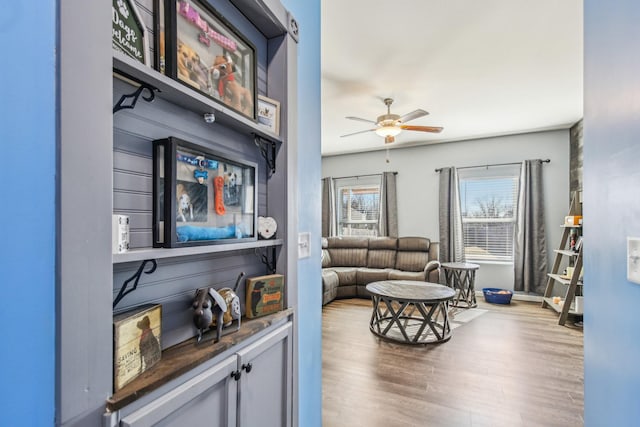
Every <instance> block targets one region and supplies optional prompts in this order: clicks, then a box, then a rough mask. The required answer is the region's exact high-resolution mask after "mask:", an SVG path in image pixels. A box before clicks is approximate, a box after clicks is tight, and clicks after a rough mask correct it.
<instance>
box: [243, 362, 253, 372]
mask: <svg viewBox="0 0 640 427" xmlns="http://www.w3.org/2000/svg"><path fill="white" fill-rule="evenodd" d="M242 369H244V370H245V371H247V374H248V373H249V372H251V369H253V365H252V364H251V363H247V364H246V365H244V364H243V365H242Z"/></svg>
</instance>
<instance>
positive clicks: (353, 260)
mask: <svg viewBox="0 0 640 427" xmlns="http://www.w3.org/2000/svg"><path fill="white" fill-rule="evenodd" d="M327 243H328V245H327V246H328V249H327V250H328V251H329V257H330V258H331V266H332V267H366V266H367V248H368V247H369V239H367V238H366V237H329V238H328V239H327Z"/></svg>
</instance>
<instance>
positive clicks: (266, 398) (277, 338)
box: [236, 323, 292, 427]
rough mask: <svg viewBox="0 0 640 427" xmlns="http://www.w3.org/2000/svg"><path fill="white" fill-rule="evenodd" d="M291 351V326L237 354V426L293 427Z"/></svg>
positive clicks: (284, 326)
mask: <svg viewBox="0 0 640 427" xmlns="http://www.w3.org/2000/svg"><path fill="white" fill-rule="evenodd" d="M291 348H292V347H291V323H288V324H286V325H283V326H281V327H280V328H278V329H276V330H275V331H273V332H272V333H270V334H269V335H267V336H265V337H264V338H262V339H260V340H258V341H256V342H255V343H253V344H252V345H250V346H248V347H246V348H244V349H243V350H241V351H238V352H237V353H236V354H237V355H238V369H239V370H241V372H242V376H241V377H240V390H239V393H238V400H239V402H238V424H237V425H238V427H252V426H260V427H270V426H273V427H283V426H287V427H289V426H291V384H292V378H291V361H292V359H291ZM249 365H250V366H251V367H250V368H248V366H249ZM247 371H248V372H247Z"/></svg>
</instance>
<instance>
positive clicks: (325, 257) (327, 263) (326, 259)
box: [322, 249, 331, 268]
mask: <svg viewBox="0 0 640 427" xmlns="http://www.w3.org/2000/svg"><path fill="white" fill-rule="evenodd" d="M325 267H331V255H330V254H329V250H327V249H323V250H322V268H325Z"/></svg>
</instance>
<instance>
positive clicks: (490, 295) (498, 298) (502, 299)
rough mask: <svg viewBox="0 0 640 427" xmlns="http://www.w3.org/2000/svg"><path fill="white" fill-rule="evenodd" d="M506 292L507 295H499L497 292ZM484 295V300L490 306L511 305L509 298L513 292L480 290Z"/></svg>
mask: <svg viewBox="0 0 640 427" xmlns="http://www.w3.org/2000/svg"><path fill="white" fill-rule="evenodd" d="M500 291H502V292H504V291H507V292H508V293H502V294H499V293H498V292H500ZM482 293H483V294H484V300H485V301H486V302H488V303H491V304H511V297H512V296H513V292H512V291H509V290H507V289H500V288H482Z"/></svg>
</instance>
